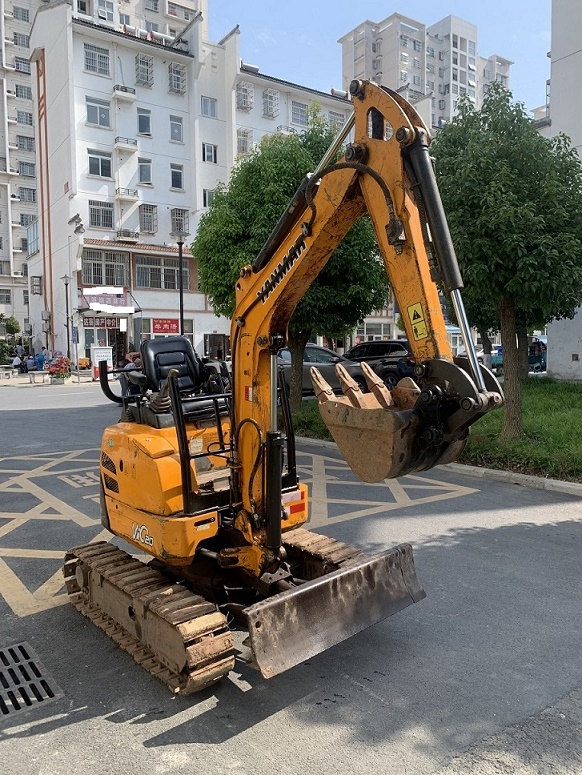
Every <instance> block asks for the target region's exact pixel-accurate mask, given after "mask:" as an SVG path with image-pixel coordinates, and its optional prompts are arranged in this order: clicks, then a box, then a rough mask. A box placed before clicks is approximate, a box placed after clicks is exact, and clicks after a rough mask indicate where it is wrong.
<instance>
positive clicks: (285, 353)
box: [277, 343, 367, 395]
mask: <svg viewBox="0 0 582 775" xmlns="http://www.w3.org/2000/svg"><path fill="white" fill-rule="evenodd" d="M277 356H278V361H279V366H280V368H282V369H283V373H284V375H285V382H286V383H287V387H290V386H291V352H290V351H289V348H287V347H284V348H283V349H282V350H279V352H278V354H277ZM336 363H341V364H342V366H345V368H346V370H347V372H348V374H349V375H350V376H351V377H353V379H354V380H355V381H356V382H357V383H358V385H359V386H360V387H361V388H362V389H363V390H367V387H366V380H365V379H364V375H363V374H362V369H361V368H360V366H358V364H357V363H354V362H353V361H350V360H348V359H347V358H344V357H342V356H341V355H338V354H337V353H334V352H333V350H328V349H327V347H319V345H316V344H310V343H309V344H307V345H306V346H305V352H304V354H303V382H302V392H303V395H313V393H314V390H313V385H312V384H311V375H310V372H309V370H310V369H311V367H312V366H315V367H316V368H318V369H319V371H320V372H321V375H322V376H323V378H324V379H325V380H326V381H327V382H329V384H330V385H331V387H332V388H333V390H334V391H335V392H336V393H341V386H340V383H339V380H338V378H337V376H336V373H335V366H336Z"/></svg>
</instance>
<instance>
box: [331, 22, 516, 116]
mask: <svg viewBox="0 0 582 775" xmlns="http://www.w3.org/2000/svg"><path fill="white" fill-rule="evenodd" d="M339 43H340V44H341V46H342V82H343V88H344V89H347V88H348V86H349V83H350V81H351V80H352V79H353V78H370V79H372V80H374V81H376V82H377V83H379V84H382V85H384V86H388V87H389V88H391V89H397V90H399V91H404V94H405V96H406V97H407V98H408V99H409V100H411V102H413V103H415V102H416V101H417V100H421V99H422V98H423V97H424V96H425V95H431V96H432V100H431V102H432V105H431V111H430V116H429V119H430V120H429V121H428V123H429V126H432V127H435V128H438V127H439V126H442V125H443V122H446V121H449V120H450V119H451V117H452V116H453V115H454V114H455V110H456V105H457V101H458V99H459V96H461V95H463V94H466V95H467V96H468V97H469V99H470V100H472V102H473V103H474V104H475V105H476V107H479V106H480V104H481V102H482V99H483V96H484V94H485V93H486V92H487V89H488V87H489V84H491V83H492V82H493V81H501V82H502V83H503V84H504V85H506V86H509V69H510V66H511V64H512V62H510V61H509V60H508V59H505V58H503V57H500V56H497V55H492V56H490V57H486V58H485V57H482V56H479V53H478V39H477V27H476V26H475V25H474V24H470V23H469V22H467V21H464V20H463V19H459V18H457V17H456V16H447V17H446V18H444V19H441V20H440V21H438V22H436V23H435V24H432V25H426V24H424V23H423V22H419V21H416V20H414V19H411V18H410V17H408V16H404V15H403V14H399V13H394V14H392V15H391V16H389V17H387V18H386V19H384V20H383V21H381V22H372V21H364V22H362V24H360V25H359V26H358V27H356V28H355V29H353V30H351V31H350V32H348V33H347V34H346V35H344V36H343V37H341V38H340V40H339Z"/></svg>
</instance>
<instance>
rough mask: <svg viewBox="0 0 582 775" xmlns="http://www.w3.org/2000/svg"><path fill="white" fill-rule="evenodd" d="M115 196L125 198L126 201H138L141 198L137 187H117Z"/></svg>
mask: <svg viewBox="0 0 582 775" xmlns="http://www.w3.org/2000/svg"><path fill="white" fill-rule="evenodd" d="M115 198H116V199H124V200H125V201H126V202H136V201H137V200H138V199H139V195H138V193H137V189H135V188H116V189H115Z"/></svg>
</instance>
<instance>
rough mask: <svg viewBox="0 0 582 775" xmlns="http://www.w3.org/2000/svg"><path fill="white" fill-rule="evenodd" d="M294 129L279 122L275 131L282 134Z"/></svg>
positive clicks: (287, 133) (289, 133) (288, 133)
mask: <svg viewBox="0 0 582 775" xmlns="http://www.w3.org/2000/svg"><path fill="white" fill-rule="evenodd" d="M294 131H295V130H294V129H293V127H292V126H284V125H283V124H279V126H278V127H277V132H281V134H282V135H291V134H293V132H294Z"/></svg>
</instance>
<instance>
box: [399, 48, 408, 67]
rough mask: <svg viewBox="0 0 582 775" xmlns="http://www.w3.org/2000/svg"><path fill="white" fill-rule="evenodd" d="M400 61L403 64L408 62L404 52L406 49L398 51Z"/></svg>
mask: <svg viewBox="0 0 582 775" xmlns="http://www.w3.org/2000/svg"><path fill="white" fill-rule="evenodd" d="M400 61H401V62H403V63H404V64H405V65H407V64H408V54H407V53H406V51H401V52H400Z"/></svg>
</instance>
